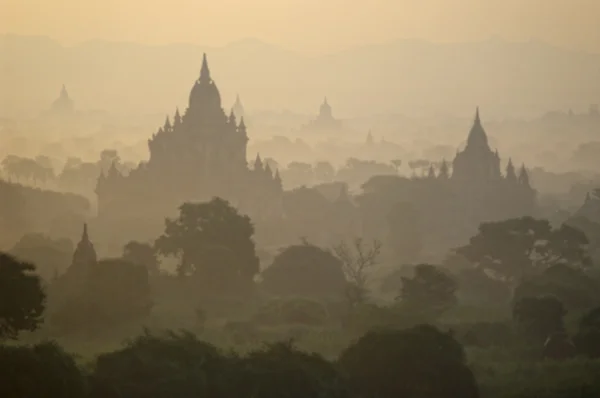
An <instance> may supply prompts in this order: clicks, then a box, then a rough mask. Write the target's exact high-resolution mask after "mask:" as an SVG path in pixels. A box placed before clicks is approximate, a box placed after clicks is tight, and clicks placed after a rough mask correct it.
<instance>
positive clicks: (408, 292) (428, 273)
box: [398, 264, 458, 319]
mask: <svg viewBox="0 0 600 398" xmlns="http://www.w3.org/2000/svg"><path fill="white" fill-rule="evenodd" d="M457 287H458V286H457V284H456V281H455V280H454V279H453V278H452V277H450V276H449V275H448V274H446V273H445V272H444V271H443V270H442V269H441V268H440V267H436V266H435V265H430V264H419V265H417V266H416V267H415V274H414V276H413V277H412V278H407V277H402V290H401V291H400V296H399V297H398V298H399V299H400V300H401V305H402V306H404V307H405V308H408V309H410V310H413V311H416V312H420V313H424V314H425V315H426V316H427V317H429V316H431V317H434V319H435V318H437V317H438V316H440V315H441V314H442V313H443V312H445V311H447V310H448V309H449V308H451V307H453V306H455V305H456V302H457V300H456V289H457Z"/></svg>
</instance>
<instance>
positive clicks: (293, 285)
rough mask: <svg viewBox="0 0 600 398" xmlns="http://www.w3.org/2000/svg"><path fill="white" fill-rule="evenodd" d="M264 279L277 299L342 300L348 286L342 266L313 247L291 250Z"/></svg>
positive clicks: (285, 253) (330, 255) (263, 282)
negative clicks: (290, 297)
mask: <svg viewBox="0 0 600 398" xmlns="http://www.w3.org/2000/svg"><path fill="white" fill-rule="evenodd" d="M261 277H262V283H261V286H262V287H263V288H264V290H265V291H266V292H268V293H270V294H274V295H277V296H303V297H315V298H324V297H342V296H343V294H344V292H345V289H346V286H347V282H346V277H345V275H344V271H343V269H342V262H341V261H340V260H339V259H338V258H337V257H335V256H334V255H333V254H332V253H330V252H329V251H327V250H324V249H321V248H319V247H317V246H314V245H311V244H301V245H296V246H290V247H288V248H287V249H285V250H284V251H282V252H281V253H280V254H278V255H277V256H276V257H275V259H274V260H273V264H272V265H271V266H270V267H269V268H267V269H266V270H265V271H263V273H262V274H261Z"/></svg>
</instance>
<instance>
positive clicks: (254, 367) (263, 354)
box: [233, 342, 351, 398]
mask: <svg viewBox="0 0 600 398" xmlns="http://www.w3.org/2000/svg"><path fill="white" fill-rule="evenodd" d="M236 378H237V380H238V382H237V383H234V385H236V388H235V391H233V396H243V395H245V394H247V392H248V391H252V396H253V397H256V398H271V397H278V396H281V395H282V394H283V395H285V396H286V397H289V398H306V397H330V398H345V397H350V396H351V394H350V391H349V389H348V388H347V384H346V383H345V380H344V379H343V378H342V377H341V376H340V374H339V373H338V372H337V370H336V368H335V366H333V364H331V363H330V362H328V361H327V360H325V359H324V358H322V357H321V356H320V355H318V354H307V353H304V352H302V351H299V350H297V349H295V348H294V347H293V345H292V343H291V342H288V343H275V344H270V345H268V346H267V347H266V348H263V349H260V350H255V351H252V352H250V353H249V354H248V355H246V356H245V357H243V358H241V359H240V360H239V362H238V364H237V367H236Z"/></svg>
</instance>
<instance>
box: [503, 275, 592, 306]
mask: <svg viewBox="0 0 600 398" xmlns="http://www.w3.org/2000/svg"><path fill="white" fill-rule="evenodd" d="M540 296H555V297H556V298H558V299H559V300H560V301H561V302H562V303H563V304H564V305H565V307H566V308H567V309H571V310H582V309H589V308H591V307H592V306H594V305H595V304H596V303H598V302H600V282H599V281H597V280H595V279H593V278H591V277H590V276H588V275H587V274H586V273H585V272H584V271H583V270H581V269H578V268H573V267H571V266H569V265H566V264H556V265H553V266H551V267H549V268H548V269H546V270H544V272H543V273H541V274H539V275H534V276H531V277H528V278H526V279H524V280H523V281H521V283H519V285H517V287H516V288H515V291H514V293H513V300H515V301H518V300H519V299H520V298H523V297H540Z"/></svg>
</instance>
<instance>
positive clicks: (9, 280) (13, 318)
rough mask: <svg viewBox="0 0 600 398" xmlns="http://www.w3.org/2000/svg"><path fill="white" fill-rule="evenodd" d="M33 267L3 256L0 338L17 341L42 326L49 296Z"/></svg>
mask: <svg viewBox="0 0 600 398" xmlns="http://www.w3.org/2000/svg"><path fill="white" fill-rule="evenodd" d="M34 271H35V267H34V266H33V265H32V264H29V263H26V262H21V261H19V260H17V259H16V258H14V257H12V256H9V255H8V254H4V253H0V339H3V338H9V339H16V338H17V336H18V334H19V332H20V331H34V330H36V329H37V328H38V327H39V325H40V324H41V323H42V314H43V312H44V309H45V300H46V294H45V293H44V291H43V289H42V285H41V281H40V278H39V276H37V275H35V274H34Z"/></svg>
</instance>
